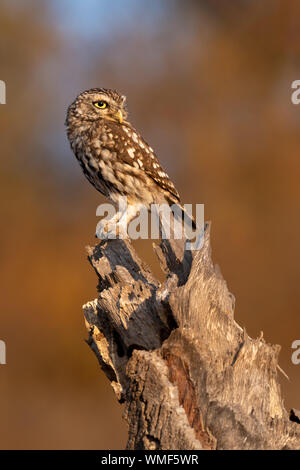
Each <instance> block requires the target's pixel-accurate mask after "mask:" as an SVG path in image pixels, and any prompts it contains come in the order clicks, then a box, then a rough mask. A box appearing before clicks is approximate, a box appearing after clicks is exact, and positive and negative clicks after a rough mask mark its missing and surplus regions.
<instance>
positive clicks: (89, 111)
mask: <svg viewBox="0 0 300 470" xmlns="http://www.w3.org/2000/svg"><path fill="white" fill-rule="evenodd" d="M125 101H126V97H125V96H123V95H119V93H118V92H117V91H115V90H109V89H106V88H92V89H91V90H86V91H84V92H83V93H81V94H80V95H78V96H77V98H76V99H75V100H74V101H73V103H72V104H71V105H70V106H69V108H68V112H67V118H66V125H67V126H70V125H72V124H75V123H76V122H77V123H78V124H80V123H83V122H87V123H88V122H93V121H97V120H99V119H105V120H109V121H115V122H119V123H120V124H122V122H123V121H125V120H126V118H127V111H126V107H125Z"/></svg>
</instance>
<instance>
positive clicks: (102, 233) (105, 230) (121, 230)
mask: <svg viewBox="0 0 300 470" xmlns="http://www.w3.org/2000/svg"><path fill="white" fill-rule="evenodd" d="M113 219H114V218H113ZM113 219H111V220H105V221H103V222H102V221H101V222H99V223H98V225H97V231H96V234H95V237H96V238H99V239H100V240H115V239H116V238H121V239H126V238H128V234H127V230H126V228H125V227H124V226H123V224H120V223H118V222H116V219H114V220H113Z"/></svg>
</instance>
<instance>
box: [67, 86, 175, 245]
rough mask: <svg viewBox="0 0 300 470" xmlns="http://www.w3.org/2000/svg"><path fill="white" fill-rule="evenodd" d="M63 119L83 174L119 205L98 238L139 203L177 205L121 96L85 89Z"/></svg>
mask: <svg viewBox="0 0 300 470" xmlns="http://www.w3.org/2000/svg"><path fill="white" fill-rule="evenodd" d="M65 124H66V129H67V136H68V139H69V141H70V145H71V148H72V150H73V152H74V154H75V156H76V158H77V160H78V161H79V164H80V165H81V168H82V170H83V172H84V174H85V176H86V177H87V179H88V180H89V181H90V183H92V185H93V186H94V187H95V188H96V189H97V190H98V191H99V192H100V193H102V194H103V195H104V196H105V197H106V198H107V199H108V200H109V201H110V202H111V203H112V204H113V205H114V206H115V207H118V211H117V213H116V214H115V215H114V216H113V217H112V218H111V219H110V220H109V221H106V222H105V223H104V224H103V226H102V228H101V230H100V232H101V233H100V237H99V238H106V237H107V236H108V235H109V233H110V232H111V231H112V230H116V227H117V233H119V234H123V235H124V233H125V232H126V227H127V225H128V223H129V222H130V221H131V220H132V219H133V218H134V217H135V216H136V215H137V214H138V212H139V211H140V209H141V208H142V207H146V209H147V210H150V208H151V206H152V205H153V204H168V205H170V206H174V205H175V206H178V207H179V208H181V209H182V207H181V205H180V199H179V194H178V192H177V190H176V188H175V186H174V184H173V183H172V181H171V180H170V178H169V176H168V175H167V173H166V172H165V171H164V169H163V168H162V167H161V165H160V163H159V161H158V158H157V156H156V155H155V153H154V151H153V149H152V148H151V147H150V146H149V145H148V144H147V142H146V141H145V140H144V139H143V138H142V136H141V135H140V134H139V132H138V131H137V130H136V129H135V128H134V127H133V126H132V125H131V123H130V122H129V121H128V113H127V108H126V97H125V96H123V95H120V94H119V93H118V92H117V91H115V90H110V89H105V88H93V89H90V90H87V91H84V92H83V93H81V94H80V95H78V96H77V98H76V99H75V101H74V102H73V103H72V104H71V105H70V106H69V108H68V111H67V118H66V123H65ZM124 198H126V210H125V209H124V210H123V209H122V207H123V206H122V204H123V202H122V201H124V200H125V199H124ZM123 205H124V204H123ZM120 208H121V209H120ZM182 210H183V209H182Z"/></svg>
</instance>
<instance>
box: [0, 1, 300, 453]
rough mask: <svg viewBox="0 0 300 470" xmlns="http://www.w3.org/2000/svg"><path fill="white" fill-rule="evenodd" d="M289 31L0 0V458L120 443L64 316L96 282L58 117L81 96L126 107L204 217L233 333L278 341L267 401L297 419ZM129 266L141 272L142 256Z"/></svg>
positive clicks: (287, 14) (118, 425) (268, 24)
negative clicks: (117, 98)
mask: <svg viewBox="0 0 300 470" xmlns="http://www.w3.org/2000/svg"><path fill="white" fill-rule="evenodd" d="M299 18H300V4H299V2H297V1H296V0H285V1H283V0H282V1H280V0H278V1H277V0H273V2H267V1H263V2H262V1H249V0H232V1H231V2H222V1H221V0H220V1H218V0H202V1H200V0H198V1H193V0H187V1H185V2H182V1H181V2H180V1H179V0H164V1H157V0H154V1H152V2H146V1H145V0H139V1H137V0H135V1H134V0H127V1H126V2H124V1H121V0H116V1H114V2H109V1H108V0H98V1H96V0H75V1H73V0H53V1H46V0H40V1H38V0H26V1H25V0H18V1H16V0H10V1H8V0H2V1H1V4H0V79H1V80H4V81H5V82H6V86H7V98H6V99H7V104H6V105H1V106H0V132H1V140H0V148H1V160H0V164H1V175H0V192H1V210H2V230H1V235H0V236H1V271H0V277H1V278H0V285H1V287H2V291H3V292H2V295H1V299H2V307H1V311H0V339H1V340H4V341H5V342H6V345H7V364H6V365H1V366H0V448H1V449H30V448H31V449H40V448H42V449H55V448H57V449H60V448H68V449H77V448H81V449H93V448H98V449H105V448H110V449H117V448H124V446H125V444H126V426H125V424H124V423H123V422H122V419H121V415H122V407H121V406H120V405H119V404H118V403H117V402H116V399H115V397H114V394H113V391H112V389H111V388H110V385H109V383H108V381H107V380H106V378H105V376H104V374H103V373H102V372H101V370H100V369H99V367H98V363H97V360H96V358H95V357H94V355H93V354H92V352H91V351H90V350H89V348H88V346H87V345H86V344H85V342H84V339H85V338H86V337H87V332H86V330H85V327H84V321H83V314H82V310H81V306H82V304H83V303H85V302H86V301H88V300H91V299H93V298H95V297H96V284H97V279H96V276H95V274H94V272H93V270H92V269H91V267H90V266H89V264H88V262H87V260H86V254H85V245H87V244H93V243H94V232H95V227H96V224H97V222H98V220H97V218H96V215H95V212H96V207H97V205H98V204H99V203H100V202H103V199H102V197H101V195H100V194H98V193H97V192H96V191H95V190H94V189H93V187H92V186H91V185H90V184H89V183H88V181H87V180H86V179H85V178H84V176H83V174H82V172H81V169H80V167H79V165H78V164H77V162H76V160H75V158H74V156H73V155H72V152H71V150H70V149H69V144H68V142H67V139H66V136H65V130H64V119H65V113H66V108H67V106H68V105H69V104H70V102H71V101H72V100H73V99H74V97H75V96H76V95H77V94H78V93H79V92H80V91H82V90H84V89H87V88H90V87H98V86H100V87H102V86H103V87H108V88H116V89H118V90H119V91H120V92H122V93H124V94H126V95H127V99H128V107H129V111H130V119H131V121H132V123H133V124H134V125H135V126H136V127H137V128H138V129H139V131H140V132H141V133H142V135H143V136H144V137H145V139H146V140H147V141H148V142H149V143H150V145H151V146H152V147H153V148H154V149H155V150H156V152H157V154H158V155H159V158H160V160H161V162H162V164H163V166H164V167H165V168H166V169H167V171H168V173H169V175H170V176H171V178H172V179H173V180H174V181H175V183H176V187H177V188H178V190H179V192H180V194H181V197H182V201H183V202H184V203H193V204H195V203H204V204H205V218H206V220H211V221H212V248H213V260H214V262H215V263H218V264H219V265H220V266H221V269H222V272H223V276H224V277H225V279H226V280H227V283H228V286H229V289H230V291H231V292H232V293H233V294H234V295H235V297H236V312H235V317H236V320H237V322H238V323H239V324H240V325H241V326H243V327H245V328H246V330H247V332H248V333H249V334H250V335H251V336H253V337H257V336H258V335H259V334H260V331H261V330H262V331H263V332H264V337H265V339H266V341H268V342H270V343H277V344H281V345H282V351H281V354H280V365H281V367H282V368H283V369H284V370H285V372H286V373H287V374H288V375H289V377H290V381H287V380H286V379H285V378H283V377H280V381H281V384H282V392H283V396H284V400H285V404H286V407H287V409H289V408H290V407H292V406H293V407H295V408H300V397H299V389H300V365H299V366H295V365H293V364H292V362H291V354H292V349H291V344H292V342H293V341H294V340H295V339H299V338H300V318H299V304H300V288H299V280H300V251H299V240H300V222H299V209H300V189H299V181H300V152H299V150H300V133H299V126H300V106H298V107H297V106H295V105H293V104H292V103H291V92H292V90H291V83H292V81H294V80H296V79H300V36H299V35H300V32H299V31H300V29H299ZM141 246H142V245H141V244H137V249H139V248H140V247H141ZM144 258H145V259H146V260H147V261H148V262H149V264H150V265H151V266H152V267H153V269H154V271H155V273H156V274H159V273H158V267H157V263H156V261H155V260H154V255H153V253H152V251H151V250H150V249H149V247H148V249H147V251H146V252H144Z"/></svg>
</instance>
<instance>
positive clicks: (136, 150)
mask: <svg viewBox="0 0 300 470" xmlns="http://www.w3.org/2000/svg"><path fill="white" fill-rule="evenodd" d="M112 127H114V126H112ZM112 130H113V134H115V135H116V131H117V129H112ZM116 144H117V146H118V155H119V158H121V159H122V160H123V161H124V163H127V164H129V165H131V166H133V167H135V168H140V169H141V170H142V171H144V172H145V173H146V174H147V175H148V176H150V178H152V180H153V181H154V182H155V183H156V184H157V185H158V186H159V187H160V188H162V189H163V190H164V191H165V192H166V193H167V194H166V196H167V197H168V199H169V200H170V202H172V203H178V202H179V200H180V197H179V194H178V191H177V190H176V188H175V186H174V184H173V183H172V181H171V180H170V178H169V176H168V175H167V173H166V172H165V171H164V169H163V168H162V166H161V165H160V163H159V160H158V158H157V156H156V155H155V153H154V151H153V149H152V148H151V147H150V146H149V145H148V144H147V142H146V141H145V140H144V139H143V138H142V137H141V136H140V134H139V133H138V132H137V131H136V130H135V129H134V128H133V127H131V126H127V125H123V126H118V143H116Z"/></svg>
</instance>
